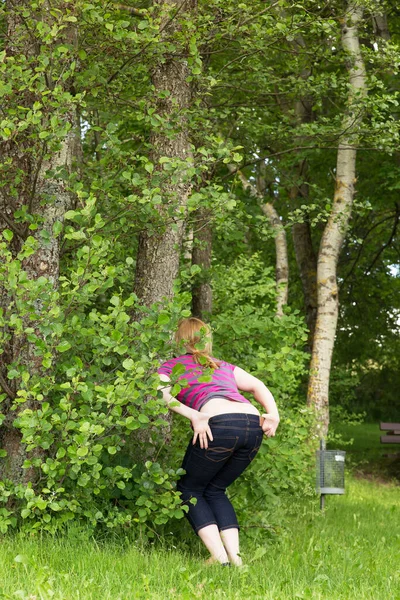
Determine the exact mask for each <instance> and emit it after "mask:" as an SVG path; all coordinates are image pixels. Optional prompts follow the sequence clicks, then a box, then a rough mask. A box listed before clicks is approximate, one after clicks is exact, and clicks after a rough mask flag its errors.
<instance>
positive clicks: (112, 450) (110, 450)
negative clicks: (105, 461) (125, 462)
mask: <svg viewBox="0 0 400 600" xmlns="http://www.w3.org/2000/svg"><path fill="white" fill-rule="evenodd" d="M107 450H108V453H109V454H116V453H117V449H116V447H115V446H108V448H107Z"/></svg>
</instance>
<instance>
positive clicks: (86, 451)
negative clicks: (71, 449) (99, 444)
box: [76, 446, 89, 457]
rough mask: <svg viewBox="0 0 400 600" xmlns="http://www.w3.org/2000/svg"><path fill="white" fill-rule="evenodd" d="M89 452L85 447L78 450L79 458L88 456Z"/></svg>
mask: <svg viewBox="0 0 400 600" xmlns="http://www.w3.org/2000/svg"><path fill="white" fill-rule="evenodd" d="M88 452H89V450H88V449H87V448H86V447H85V446H84V447H83V448H78V450H77V451H76V453H77V455H78V456H81V457H82V456H86V455H87V453H88Z"/></svg>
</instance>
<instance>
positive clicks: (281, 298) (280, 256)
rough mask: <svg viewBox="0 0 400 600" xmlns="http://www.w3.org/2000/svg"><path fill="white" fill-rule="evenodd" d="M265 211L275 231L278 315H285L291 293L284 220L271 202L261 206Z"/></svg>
mask: <svg viewBox="0 0 400 600" xmlns="http://www.w3.org/2000/svg"><path fill="white" fill-rule="evenodd" d="M261 208H262V211H263V213H264V214H265V215H266V216H267V217H268V220H269V222H270V224H271V227H272V229H273V230H274V232H275V254H276V267H275V278H276V316H277V317H282V316H283V307H284V306H286V304H287V301H288V293H289V259H288V251H287V239H286V231H285V228H284V227H283V224H282V221H281V219H280V217H279V215H278V213H277V212H276V210H275V208H274V207H273V205H272V204H271V202H266V203H265V204H262V206H261Z"/></svg>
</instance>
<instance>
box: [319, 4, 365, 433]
mask: <svg viewBox="0 0 400 600" xmlns="http://www.w3.org/2000/svg"><path fill="white" fill-rule="evenodd" d="M362 17H363V9H362V7H361V6H360V5H355V4H353V3H352V2H350V3H349V4H348V5H347V10H346V14H345V19H344V23H343V26H342V45H343V49H344V50H345V52H346V53H347V65H346V66H347V69H348V74H349V95H348V106H347V110H346V113H345V115H344V118H343V126H342V131H343V133H342V135H341V137H340V139H339V146H338V153H337V165H336V182H335V192H334V198H333V206H332V211H331V215H330V217H329V219H328V223H327V224H326V227H325V230H324V233H323V236H322V240H321V245H320V250H319V255H318V268H317V288H318V312H317V322H316V330H315V337H314V345H313V352H312V359H311V373H310V380H309V387H308V404H309V405H310V406H313V407H314V408H315V411H316V417H317V422H316V433H317V435H318V436H319V437H326V434H327V432H328V426H329V377H330V369H331V361H332V352H333V346H334V341H335V334H336V326H337V319H338V307H339V299H338V284H337V263H338V258H339V253H340V249H341V246H342V244H343V241H344V238H345V235H346V231H347V228H348V223H349V219H350V215H351V209H352V203H353V196H354V184H355V181H356V154H357V137H358V129H359V126H360V123H361V121H362V103H363V99H364V98H365V96H366V93H367V84H366V73H365V66H364V62H363V58H362V54H361V50H360V44H359V38H358V26H359V24H360V23H361V20H362Z"/></svg>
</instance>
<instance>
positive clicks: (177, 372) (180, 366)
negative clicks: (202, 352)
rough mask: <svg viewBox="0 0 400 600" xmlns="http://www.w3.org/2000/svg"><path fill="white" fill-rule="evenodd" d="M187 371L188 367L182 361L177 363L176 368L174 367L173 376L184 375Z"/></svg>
mask: <svg viewBox="0 0 400 600" xmlns="http://www.w3.org/2000/svg"><path fill="white" fill-rule="evenodd" d="M185 372H186V369H185V367H184V365H183V364H182V363H176V365H175V366H174V368H173V369H172V373H171V374H172V376H173V377H174V378H176V377H179V375H183V374H184V373H185Z"/></svg>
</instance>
